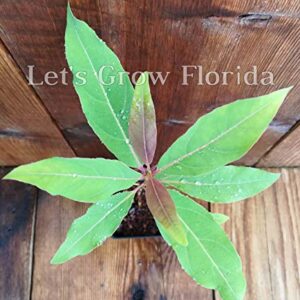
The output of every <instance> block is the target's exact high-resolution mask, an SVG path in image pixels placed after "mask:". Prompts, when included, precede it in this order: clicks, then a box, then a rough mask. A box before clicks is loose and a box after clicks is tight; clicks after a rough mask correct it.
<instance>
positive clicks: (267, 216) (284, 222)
mask: <svg viewBox="0 0 300 300" xmlns="http://www.w3.org/2000/svg"><path fill="white" fill-rule="evenodd" d="M275 171H280V172H281V174H282V176H281V179H280V180H279V181H278V182H277V183H276V184H275V185H274V186H273V187H271V188H269V189H268V190H266V191H265V192H263V193H261V194H259V195H258V196H256V197H254V198H252V199H249V200H247V201H244V202H239V203H233V204H227V205H213V206H212V210H213V212H220V213H224V214H226V215H228V216H229V217H230V221H228V222H227V223H226V225H225V229H226V231H227V232H228V234H229V235H230V237H231V239H232V240H233V243H234V244H235V245H236V247H237V249H238V252H239V253H240V255H241V258H242V261H243V268H244V272H245V274H246V278H247V283H248V289H247V296H246V298H245V299H246V300H253V299H273V300H278V299H280V300H299V299H300V281H299V274H300V265H299V262H300V257H299V255H300V223H299V218H300V202H299V198H300V170H299V169H289V170H288V169H281V170H275Z"/></svg>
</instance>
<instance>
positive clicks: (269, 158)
mask: <svg viewBox="0 0 300 300" xmlns="http://www.w3.org/2000/svg"><path fill="white" fill-rule="evenodd" d="M258 166H259V167H281V166H284V167H295V166H300V123H299V125H298V126H297V127H296V128H295V129H294V130H292V131H291V132H290V133H289V134H288V135H287V136H286V137H285V138H284V139H283V140H282V141H280V143H278V145H276V146H275V147H274V148H273V149H272V150H271V151H270V152H269V153H267V154H266V155H265V156H264V157H263V158H262V159H261V160H260V161H259V163H258Z"/></svg>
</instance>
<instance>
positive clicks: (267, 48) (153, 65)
mask: <svg viewBox="0 0 300 300" xmlns="http://www.w3.org/2000/svg"><path fill="white" fill-rule="evenodd" d="M66 2H67V1H66V0H45V1H43V4H42V5H41V3H40V2H39V1H37V0H31V1H25V0H19V1H8V0H4V1H1V3H0V28H1V31H0V37H1V38H2V39H3V41H4V42H5V44H6V46H7V47H8V48H9V50H10V52H11V53H12V55H13V57H14V58H15V60H16V61H17V63H18V64H19V66H20V67H21V68H22V70H23V72H24V73H25V74H26V75H28V68H27V66H28V65H35V67H36V68H35V73H34V74H35V77H34V78H35V81H36V82H40V81H41V80H43V77H44V74H45V73H46V72H48V71H49V70H53V71H57V72H58V71H61V70H62V69H63V68H64V67H66V61H65V58H64V38H63V35H64V28H65V9H66ZM71 6H72V7H73V9H74V13H75V14H76V16H78V17H79V18H82V19H83V20H85V21H87V22H88V23H89V24H90V25H91V26H92V27H93V28H94V29H95V30H96V32H97V33H98V34H99V35H100V36H101V37H102V38H103V39H104V40H105V41H106V42H107V43H108V45H109V46H110V47H112V49H113V50H114V51H115V52H116V53H117V54H118V56H119V57H120V59H121V61H122V63H123V64H124V65H125V68H126V70H128V71H130V72H133V71H136V70H146V69H147V70H149V71H162V72H171V74H170V76H169V77H168V79H167V82H166V84H165V85H163V86H162V85H156V86H155V87H153V88H152V91H153V96H154V97H153V98H154V101H155V104H156V110H157V115H158V118H157V119H158V121H159V145H160V146H159V148H158V150H157V155H156V158H158V157H159V156H160V155H161V154H162V153H163V152H164V151H165V150H166V148H167V147H168V146H169V145H170V144H171V143H172V141H173V140H174V139H175V138H177V137H178V136H179V135H180V134H181V133H182V132H184V131H185V130H186V129H187V128H188V127H189V126H190V125H191V124H193V122H194V121H195V120H196V119H197V118H198V117H199V116H201V115H203V114H205V113H207V112H209V111H211V110H212V109H213V108H215V107H218V106H220V105H222V104H225V103H229V102H232V101H233V100H235V99H239V98H246V97H250V96H257V95H262V94H264V93H267V92H270V91H273V90H275V89H278V88H280V87H286V86H289V85H294V86H295V88H294V90H293V91H292V92H291V94H290V95H289V97H288V99H287V101H286V103H285V104H284V106H283V107H282V109H281V111H280V113H279V115H278V116H277V118H276V120H275V121H274V122H273V123H272V124H271V126H270V128H269V130H268V131H267V133H266V134H265V135H264V136H263V138H262V140H261V141H260V142H259V143H258V144H257V146H255V147H254V148H253V150H252V151H251V153H250V154H249V155H248V156H247V157H246V158H245V159H243V160H242V161H241V162H240V163H244V164H255V163H256V162H257V161H258V160H259V159H260V158H261V157H262V156H263V155H264V154H265V153H266V152H267V151H268V150H269V149H270V148H271V147H272V146H273V145H274V144H275V143H276V142H277V141H278V140H279V139H280V138H281V137H282V136H283V135H284V134H285V133H287V132H288V130H289V129H290V128H291V127H292V126H293V125H294V124H295V122H297V121H298V120H299V118H300V103H299V101H298V96H297V95H298V94H299V92H300V85H299V82H300V80H299V78H300V75H299V74H300V72H299V59H300V53H299V43H300V26H299V24H300V23H299V22H300V21H299V16H300V3H299V1H296V0H293V1H284V0H280V1H267V2H266V1H264V0H258V1H250V0H247V1H232V0H226V1H221V0H217V1H213V2H212V1H208V0H205V1H181V0H176V1H174V0H164V1H159V2H153V1H152V2H150V1H146V0H143V1H136V0H134V1H126V0H122V1H116V0H114V1H111V0H102V1H93V0H84V1H79V0H72V1H71ZM182 65H202V66H203V70H204V71H205V72H209V71H218V72H223V71H232V72H235V73H237V69H238V67H240V70H241V73H242V75H243V74H244V73H245V72H246V71H249V70H251V68H252V66H253V65H255V66H257V69H258V72H259V73H261V72H262V71H271V72H273V74H274V82H275V84H274V86H264V85H259V86H249V85H246V84H238V83H237V82H236V77H232V78H230V80H228V85H215V86H209V85H203V86H201V85H197V78H196V73H195V74H194V79H191V81H190V84H189V85H187V86H182V85H181V83H182ZM67 77H68V80H67V82H68V85H67V86H65V85H63V84H58V85H55V86H46V85H40V86H35V90H36V92H37V93H38V95H39V96H40V97H41V99H42V100H43V102H44V104H45V106H46V107H47V109H48V110H49V111H50V113H51V115H52V117H53V118H54V120H56V122H57V124H58V125H59V127H60V129H61V130H62V131H63V134H64V135H65V136H66V137H67V139H68V141H69V142H70V144H71V145H72V147H73V148H74V149H75V151H76V153H77V155H79V156H99V155H103V156H109V154H108V152H107V150H105V148H104V147H103V145H101V144H100V143H99V142H98V140H97V138H96V137H95V136H94V134H93V133H92V132H91V130H90V129H89V127H88V126H87V124H86V120H85V118H84V116H83V114H82V112H81V109H80V105H79V101H78V98H77V96H76V95H75V93H74V90H73V87H72V85H71V80H70V79H71V78H70V74H69V75H68V76H67Z"/></svg>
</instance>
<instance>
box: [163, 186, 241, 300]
mask: <svg viewBox="0 0 300 300" xmlns="http://www.w3.org/2000/svg"><path fill="white" fill-rule="evenodd" d="M170 195H171V197H172V199H173V200H174V202H175V205H176V209H177V213H178V215H179V218H180V219H181V221H182V224H183V226H184V227H185V231H186V234H187V239H188V245H187V246H182V245H179V244H178V243H177V242H176V241H175V240H174V239H173V238H172V237H171V236H170V235H168V233H167V232H166V231H165V230H164V229H163V228H162V227H159V229H160V232H161V233H162V236H163V238H164V239H165V240H166V241H167V242H168V244H169V245H171V246H172V247H173V249H174V251H175V252H176V254H177V257H178V259H179V262H180V264H181V266H182V267H183V269H184V270H185V271H186V272H187V273H188V274H189V275H190V276H191V277H192V278H193V279H194V280H195V281H196V282H197V283H198V284H201V285H202V286H204V287H206V288H209V289H216V290H218V291H219V293H220V295H221V297H222V299H223V300H241V299H243V297H244V294H245V289H246V283H245V279H244V276H243V272H242V266H241V260H240V258H239V256H238V254H237V252H236V251H235V249H234V247H233V245H232V244H231V242H230V241H229V239H228V238H227V236H226V234H225V233H224V231H223V229H222V228H221V227H220V225H219V224H217V223H216V222H215V221H214V219H213V217H212V216H211V215H210V213H209V212H208V211H207V210H206V209H204V208H203V207H202V206H201V205H198V204H197V203H195V202H194V201H191V200H190V199H189V198H187V197H185V196H183V195H181V194H179V193H178V192H176V191H170Z"/></svg>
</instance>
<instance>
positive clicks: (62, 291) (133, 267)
mask: <svg viewBox="0 0 300 300" xmlns="http://www.w3.org/2000/svg"><path fill="white" fill-rule="evenodd" d="M85 209H86V205H83V204H80V203H75V202H72V201H69V200H67V199H62V198H60V197H57V199H54V198H53V197H51V196H48V195H46V194H45V193H41V196H40V198H39V202H38V209H37V222H36V238H35V248H34V253H35V263H34V273H33V274H34V276H33V289H32V299H33V300H35V299H36V300H39V299H61V300H64V299H65V300H67V299H74V300H76V299H78V300H79V299H109V300H119V299H149V300H152V299H160V300H163V299H187V298H188V296H189V295H192V296H193V297H194V298H189V299H202V300H212V293H211V291H208V290H205V289H203V288H201V287H199V286H197V285H196V284H195V283H194V282H193V281H192V280H191V279H190V278H189V277H188V276H187V275H186V274H185V273H184V271H183V270H182V269H181V268H180V267H179V264H178V262H176V259H175V255H174V253H173V252H171V250H170V249H169V248H168V247H167V246H166V245H165V243H164V242H163V241H162V239H161V238H159V237H157V238H138V239H109V240H108V241H106V242H105V243H104V245H102V246H101V247H99V248H97V249H96V250H94V251H93V252H92V253H90V254H89V255H87V256H84V257H80V258H75V259H74V260H72V261H70V262H68V263H66V264H63V265H60V266H51V265H50V263H49V261H50V259H51V257H52V256H53V255H54V253H55V251H56V249H57V248H58V246H59V245H60V244H61V243H62V242H63V240H64V238H65V234H66V232H67V230H68V228H69V226H70V224H71V222H72V220H73V219H74V218H75V217H78V216H79V215H81V214H83V213H84V211H85Z"/></svg>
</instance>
